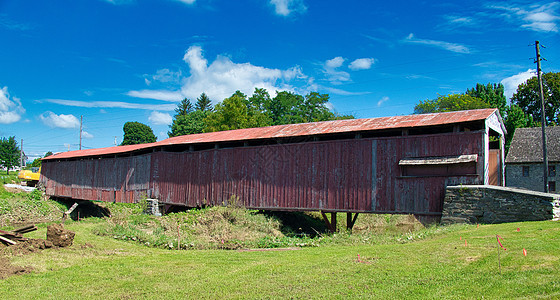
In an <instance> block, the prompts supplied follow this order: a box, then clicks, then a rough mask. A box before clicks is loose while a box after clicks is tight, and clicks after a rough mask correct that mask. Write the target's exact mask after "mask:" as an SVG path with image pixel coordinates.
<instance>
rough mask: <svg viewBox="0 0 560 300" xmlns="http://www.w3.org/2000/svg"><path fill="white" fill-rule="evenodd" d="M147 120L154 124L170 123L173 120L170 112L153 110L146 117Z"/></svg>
mask: <svg viewBox="0 0 560 300" xmlns="http://www.w3.org/2000/svg"><path fill="white" fill-rule="evenodd" d="M148 121H150V122H151V123H152V124H154V125H170V124H171V123H172V122H173V118H172V117H171V115H170V114H167V113H161V112H159V111H153V112H152V113H151V114H150V117H148Z"/></svg>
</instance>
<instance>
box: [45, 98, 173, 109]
mask: <svg viewBox="0 0 560 300" xmlns="http://www.w3.org/2000/svg"><path fill="white" fill-rule="evenodd" d="M43 101H46V102H49V103H55V104H59V105H65V106H74V107H97V108H114V107H118V108H131V109H145V110H164V111H172V110H174V109H175V108H176V107H177V105H175V104H138V103H128V102H119V101H77V100H64V99H44V100H43Z"/></svg>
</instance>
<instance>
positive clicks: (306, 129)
mask: <svg viewBox="0 0 560 300" xmlns="http://www.w3.org/2000/svg"><path fill="white" fill-rule="evenodd" d="M495 111H497V109H495V108H489V109H475V110H464V111H454V112H445V113H432V114H418V115H407V116H393V117H381V118H371V119H351V120H336V121H325V122H314V123H300V124H288V125H277V126H269V127H259V128H246V129H237V130H229V131H219V132H209V133H200V134H191V135H182V136H177V137H172V138H168V139H165V140H162V141H159V142H155V143H148V144H139V145H128V146H116V147H109V148H98V149H88V150H77V151H69V152H62V153H58V154H55V155H52V156H49V157H46V158H44V159H43V160H52V159H65V158H79V157H88V156H100V155H111V154H115V155H116V154H121V153H127V152H134V151H138V150H144V149H149V148H155V147H159V146H168V145H188V144H200V143H216V142H233V141H248V140H259V139H274V138H284V137H297V136H309V135H321V134H336V133H347V132H360V131H375V130H387V129H401V128H411V127H424V126H436V125H445V124H453V123H463V122H471V121H480V120H485V119H487V118H488V117H490V116H491V115H492V114H493V113H494V112H495Z"/></svg>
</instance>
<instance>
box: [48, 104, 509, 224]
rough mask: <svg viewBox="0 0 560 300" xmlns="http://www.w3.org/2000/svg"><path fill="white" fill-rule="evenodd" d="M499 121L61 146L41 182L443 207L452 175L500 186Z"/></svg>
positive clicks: (187, 199)
mask: <svg viewBox="0 0 560 300" xmlns="http://www.w3.org/2000/svg"><path fill="white" fill-rule="evenodd" d="M504 132H505V129H504V125H503V123H502V120H501V117H500V115H499V112H498V110H496V109H479V110H470V111H457V112H447V113H434V114H421V115H409V116H395V117H383V118H373V119H353V120H338V121H328V122H317V123H305V124H291V125H279V126H271V127H262V128H250V129H239V130H231V131H222V132H212V133H202V134H194V135H185V136H178V137H173V138H169V139H166V140H163V141H159V142H155V143H150V144H141V145H130V146H117V147H111V148H101V149H90V150H80V151H70V152H64V153H59V154H56V155H53V156H49V157H47V158H44V159H43V165H42V173H41V180H40V181H41V183H42V184H43V185H44V186H45V187H46V193H47V195H49V196H55V197H66V198H74V199H83V200H101V201H111V202H113V201H115V202H137V201H138V200H140V199H141V198H142V197H149V198H155V199H158V200H159V202H160V203H163V204H168V205H181V206H187V207H199V206H206V205H223V204H225V205H227V204H228V203H231V201H234V199H235V201H236V202H237V203H238V204H241V205H243V206H245V207H247V208H251V209H259V210H285V211H322V212H331V213H333V214H332V216H333V218H334V217H336V214H335V213H336V212H347V213H348V218H349V221H351V213H361V212H363V213H391V214H393V213H397V214H415V215H418V216H427V217H431V218H438V217H440V216H441V212H442V207H443V199H444V194H445V188H446V186H448V185H458V184H471V185H472V184H495V185H503V182H504V178H503V174H504V172H503V170H504V168H503V163H502V162H503V143H504V139H503V135H504ZM323 215H324V214H323ZM324 216H325V215H324ZM325 218H326V217H325ZM354 220H355V217H354ZM349 224H350V223H349Z"/></svg>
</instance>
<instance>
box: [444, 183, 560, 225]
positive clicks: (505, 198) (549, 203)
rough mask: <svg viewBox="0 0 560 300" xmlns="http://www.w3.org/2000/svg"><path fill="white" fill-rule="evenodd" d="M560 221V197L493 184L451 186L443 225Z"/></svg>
mask: <svg viewBox="0 0 560 300" xmlns="http://www.w3.org/2000/svg"><path fill="white" fill-rule="evenodd" d="M559 219H560V195H557V194H548V193H542V192H534V191H528V190H522V189H516V188H506V187H499V186H490V185H464V186H448V187H447V190H446V193H445V200H444V202H443V213H442V218H441V223H442V224H450V223H471V224H474V223H486V224H493V223H506V222H521V221H542V220H559Z"/></svg>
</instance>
